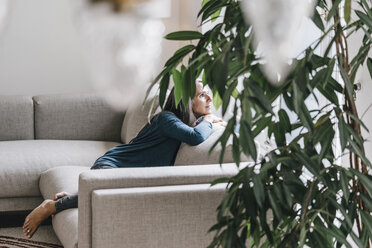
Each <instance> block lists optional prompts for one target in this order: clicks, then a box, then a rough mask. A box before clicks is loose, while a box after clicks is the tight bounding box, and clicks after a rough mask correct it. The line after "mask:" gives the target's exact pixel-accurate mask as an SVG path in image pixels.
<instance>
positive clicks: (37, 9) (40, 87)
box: [0, 0, 91, 95]
mask: <svg viewBox="0 0 372 248" xmlns="http://www.w3.org/2000/svg"><path fill="white" fill-rule="evenodd" d="M9 2H10V4H9V11H10V12H9V15H8V18H7V20H6V21H7V22H6V25H5V28H4V30H3V33H2V35H1V36H0V94H7V95H10V94H22V95H23V94H26V95H36V94H45V93H65V92H83V91H89V90H91V88H90V85H89V83H88V72H87V69H86V68H85V63H84V61H83V57H82V49H83V45H82V44H81V42H80V38H79V35H78V34H77V32H76V29H75V28H74V23H73V21H72V16H71V9H70V6H69V1H64V0H54V1H51V0H33V1H29V0H11V1H9Z"/></svg>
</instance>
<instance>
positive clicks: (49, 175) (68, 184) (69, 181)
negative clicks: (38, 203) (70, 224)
mask: <svg viewBox="0 0 372 248" xmlns="http://www.w3.org/2000/svg"><path fill="white" fill-rule="evenodd" d="M88 170H90V168H89V167H82V166H59V167H55V168H51V169H49V170H47V171H44V172H43V173H41V175H40V181H39V187H40V192H41V195H42V196H43V197H44V199H53V197H54V195H55V194H56V193H58V192H63V191H65V192H68V193H71V194H77V193H78V188H79V185H78V184H79V175H80V173H82V172H84V171H88Z"/></svg>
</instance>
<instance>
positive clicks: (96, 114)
mask: <svg viewBox="0 0 372 248" xmlns="http://www.w3.org/2000/svg"><path fill="white" fill-rule="evenodd" d="M33 99H34V101H35V138H36V139H62V140H99V141H115V142H121V139H120V133H121V127H122V124H123V119H124V113H121V112H117V111H115V110H113V109H112V108H111V107H110V106H109V105H108V104H106V103H105V102H104V100H103V99H102V98H101V97H99V96H97V95H93V94H92V95H90V94H81V95H45V96H35V97H34V98H33Z"/></svg>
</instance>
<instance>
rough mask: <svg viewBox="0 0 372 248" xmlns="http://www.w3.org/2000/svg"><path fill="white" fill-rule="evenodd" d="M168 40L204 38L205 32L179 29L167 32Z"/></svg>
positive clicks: (166, 37)
mask: <svg viewBox="0 0 372 248" xmlns="http://www.w3.org/2000/svg"><path fill="white" fill-rule="evenodd" d="M164 38H165V39H167V40H198V39H201V38H203V34H202V33H200V32H197V31H178V32H173V33H170V34H167V35H166V36H165V37H164Z"/></svg>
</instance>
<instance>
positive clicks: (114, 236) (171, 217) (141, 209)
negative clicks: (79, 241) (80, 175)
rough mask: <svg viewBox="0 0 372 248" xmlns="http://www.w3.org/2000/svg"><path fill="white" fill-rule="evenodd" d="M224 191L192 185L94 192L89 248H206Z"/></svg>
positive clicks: (222, 189)
mask: <svg viewBox="0 0 372 248" xmlns="http://www.w3.org/2000/svg"><path fill="white" fill-rule="evenodd" d="M225 188H226V185H225V184H223V185H217V186H214V187H211V186H210V184H193V185H176V186H159V187H139V188H123V189H105V190H94V191H93V195H92V234H93V235H92V247H93V248H99V247H105V248H116V247H126V248H138V247H153V248H163V247H177V248H193V247H194V248H199V247H207V246H208V244H210V242H211V241H212V239H213V233H208V230H209V228H210V227H211V226H213V225H214V224H215V223H216V208H217V206H218V204H219V203H221V201H222V199H223V196H224V195H225ZM113 217H114V218H113ZM107 220H110V221H107ZM116 230H120V231H116ZM123 244H125V246H123Z"/></svg>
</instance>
